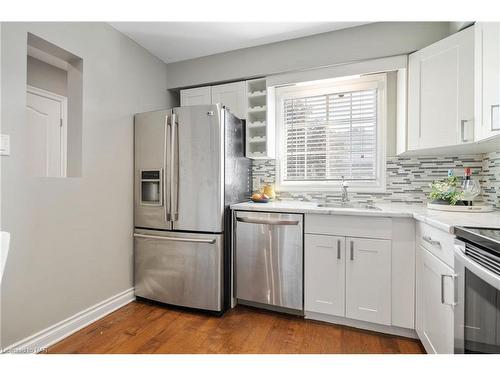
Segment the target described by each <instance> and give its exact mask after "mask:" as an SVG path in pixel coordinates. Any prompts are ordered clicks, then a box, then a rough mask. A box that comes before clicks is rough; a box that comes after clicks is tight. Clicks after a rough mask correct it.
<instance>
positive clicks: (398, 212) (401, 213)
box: [231, 201, 500, 233]
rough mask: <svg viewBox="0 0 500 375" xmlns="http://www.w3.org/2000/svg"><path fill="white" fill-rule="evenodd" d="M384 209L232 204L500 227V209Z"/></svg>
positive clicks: (445, 225) (393, 206)
mask: <svg viewBox="0 0 500 375" xmlns="http://www.w3.org/2000/svg"><path fill="white" fill-rule="evenodd" d="M374 206H377V207H379V208H380V209H381V210H370V209H363V208H332V207H318V206H317V203H314V202H300V201H276V202H268V203H253V202H251V201H249V202H244V203H237V204H233V205H231V209H233V210H247V211H269V212H296V213H304V214H324V215H354V216H360V215H362V216H380V217H412V218H414V219H416V220H419V221H422V222H425V223H427V224H429V225H432V226H434V227H436V228H439V229H441V230H444V231H446V232H449V233H453V228H454V227H456V226H475V227H496V228H499V227H500V211H494V212H487V213H480V212H445V211H435V210H430V209H428V208H427V207H426V206H424V205H416V204H396V203H393V204H386V203H384V204H382V203H381V204H378V203H375V204H374Z"/></svg>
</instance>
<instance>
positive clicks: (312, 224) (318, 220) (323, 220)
mask: <svg viewBox="0 0 500 375" xmlns="http://www.w3.org/2000/svg"><path fill="white" fill-rule="evenodd" d="M305 233H311V234H328V235H332V236H352V237H364V238H381V239H391V237H392V220H391V219H390V218H387V217H367V216H348V215H322V214H318V215H316V214H309V215H306V217H305Z"/></svg>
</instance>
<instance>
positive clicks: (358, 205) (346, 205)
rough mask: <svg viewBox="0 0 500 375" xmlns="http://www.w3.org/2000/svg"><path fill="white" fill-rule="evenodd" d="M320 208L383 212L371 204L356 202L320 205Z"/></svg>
mask: <svg viewBox="0 0 500 375" xmlns="http://www.w3.org/2000/svg"><path fill="white" fill-rule="evenodd" d="M317 206H318V207H322V208H353V209H358V210H375V211H382V209H381V208H380V207H377V206H374V205H373V204H369V203H354V202H335V203H319V204H318V205H317Z"/></svg>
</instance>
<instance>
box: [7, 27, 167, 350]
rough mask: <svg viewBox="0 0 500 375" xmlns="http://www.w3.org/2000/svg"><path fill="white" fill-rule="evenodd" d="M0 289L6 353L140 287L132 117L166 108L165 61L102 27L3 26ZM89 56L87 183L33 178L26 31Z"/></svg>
mask: <svg viewBox="0 0 500 375" xmlns="http://www.w3.org/2000/svg"><path fill="white" fill-rule="evenodd" d="M1 28H2V30H1V59H2V60H1V90H2V92H3V93H6V92H7V93H9V95H2V97H1V126H2V129H1V132H2V133H6V134H10V136H11V155H10V156H2V157H1V158H2V159H1V163H2V168H1V205H2V206H1V225H2V230H6V231H8V232H11V235H12V239H11V250H10V255H9V259H8V260H7V266H6V271H5V272H6V273H5V277H4V280H3V283H2V285H1V287H2V304H1V309H2V314H1V319H2V321H1V323H2V339H3V340H2V342H1V343H0V346H4V347H5V346H8V345H10V344H12V343H14V342H16V341H18V340H20V339H22V338H25V337H27V336H29V335H31V334H33V333H35V332H38V331H40V330H42V329H44V328H47V327H49V326H50V325H52V324H54V323H56V322H59V321H61V320H63V319H65V318H67V317H69V316H71V315H73V314H75V313H77V312H79V311H81V310H83V309H86V308H88V307H90V306H92V305H94V304H96V303H98V302H100V301H103V300H105V299H107V298H109V297H111V296H113V295H115V294H117V293H120V292H122V291H124V290H127V289H128V288H131V287H132V231H133V221H132V217H133V214H132V213H133V114H134V113H136V112H142V111H149V110H154V109H159V108H165V107H167V106H168V105H170V103H169V102H168V98H167V92H166V90H165V88H166V79H167V77H166V69H165V64H164V63H163V62H161V61H160V60H159V59H157V58H156V57H154V56H152V55H151V54H149V53H148V52H147V51H146V50H144V49H143V48H142V47H140V46H138V45H137V44H136V43H134V42H132V41H131V40H130V39H128V38H127V37H125V36H123V35H122V34H120V33H119V32H117V31H116V30H115V29H113V28H112V27H111V26H109V25H107V24H104V23H2V24H1ZM28 32H30V33H33V34H35V35H37V36H39V37H41V38H44V39H46V40H48V41H50V42H52V43H54V44H56V45H58V46H60V47H62V48H64V49H66V50H68V51H70V52H71V53H73V54H75V55H77V56H80V57H81V58H83V67H84V68H83V114H82V115H83V127H82V131H83V133H82V138H83V139H82V144H83V160H82V177H81V178H30V177H27V176H26V174H25V171H24V169H25V160H24V155H25V154H26V149H25V147H26V142H25V141H24V140H25V137H26V134H25V127H24V123H25V105H26V99H25V96H26V67H27V66H26V64H27V59H26V54H27V49H26V45H27V33H28Z"/></svg>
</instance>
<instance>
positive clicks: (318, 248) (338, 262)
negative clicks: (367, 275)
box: [304, 234, 345, 316]
mask: <svg viewBox="0 0 500 375" xmlns="http://www.w3.org/2000/svg"><path fill="white" fill-rule="evenodd" d="M304 251H305V264H304V267H305V279H304V286H305V289H304V303H305V310H306V311H311V312H317V313H323V314H330V315H337V316H345V237H336V236H325V235H316V234H307V235H306V236H305V250H304Z"/></svg>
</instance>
